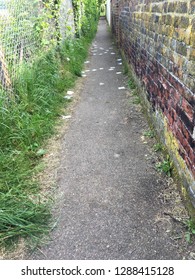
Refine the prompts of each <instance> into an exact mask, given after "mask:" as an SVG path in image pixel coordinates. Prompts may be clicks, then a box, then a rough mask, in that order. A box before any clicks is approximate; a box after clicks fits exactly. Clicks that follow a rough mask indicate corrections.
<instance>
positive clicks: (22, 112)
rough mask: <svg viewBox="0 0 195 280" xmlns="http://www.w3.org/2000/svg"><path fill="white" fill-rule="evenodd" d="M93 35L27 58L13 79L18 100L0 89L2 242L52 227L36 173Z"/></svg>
mask: <svg viewBox="0 0 195 280" xmlns="http://www.w3.org/2000/svg"><path fill="white" fill-rule="evenodd" d="M90 37H91V34H89V36H88V37H87V38H84V37H82V38H81V39H77V40H69V41H68V40H66V42H64V43H63V44H61V45H59V46H58V47H57V48H53V49H50V50H48V51H46V52H45V53H43V54H42V55H40V56H39V57H37V58H36V59H35V60H34V61H33V62H31V63H30V62H28V63H27V62H23V63H22V64H21V65H20V67H19V69H18V71H19V72H18V75H17V77H18V78H17V79H15V80H14V81H13V87H14V92H15V100H13V101H10V100H7V99H6V94H5V93H3V92H1V94H0V96H1V98H0V131H1V138H0V162H1V165H0V205H1V210H0V244H5V243H6V244H7V243H9V242H12V241H13V240H14V241H15V239H17V238H18V237H21V236H22V237H29V238H30V239H33V240H35V241H37V240H38V237H39V236H40V234H42V233H46V232H48V230H49V224H50V223H49V219H50V213H49V212H50V211H49V208H48V198H44V199H43V197H42V196H39V195H38V193H39V184H38V182H36V180H34V179H32V178H34V177H35V174H36V173H37V171H38V169H39V168H38V167H39V162H40V158H41V157H43V156H45V154H46V153H47V151H46V149H45V148H44V146H45V144H44V143H45V141H46V140H47V139H48V138H49V137H50V136H51V135H52V133H54V132H55V131H54V124H55V122H56V121H57V120H58V117H59V115H60V114H61V113H62V110H64V107H66V106H67V105H68V102H69V101H67V100H66V99H65V98H64V95H65V92H66V91H67V90H68V89H70V88H71V87H72V86H74V82H75V79H76V77H77V76H80V74H81V70H82V65H83V62H84V60H85V58H86V56H87V49H88V46H89V42H90V39H89V38H90Z"/></svg>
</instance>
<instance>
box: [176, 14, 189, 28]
mask: <svg viewBox="0 0 195 280" xmlns="http://www.w3.org/2000/svg"><path fill="white" fill-rule="evenodd" d="M189 24H190V19H189V17H184V16H182V17H181V18H180V23H179V27H180V28H186V29H187V28H188V26H189Z"/></svg>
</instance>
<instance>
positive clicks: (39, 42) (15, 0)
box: [0, 0, 74, 91]
mask: <svg viewBox="0 0 195 280" xmlns="http://www.w3.org/2000/svg"><path fill="white" fill-rule="evenodd" d="M71 34H74V16H73V10H72V1H71V0H70V1H69V0H0V87H1V89H3V90H10V91H12V81H13V80H14V79H16V78H17V75H19V71H18V68H19V66H20V64H21V63H22V62H23V61H29V60H32V59H33V58H34V57H35V56H36V54H37V53H38V52H39V51H40V50H46V49H47V48H49V47H51V46H53V45H55V44H57V43H59V41H61V40H64V39H65V38H66V37H67V36H70V35H71Z"/></svg>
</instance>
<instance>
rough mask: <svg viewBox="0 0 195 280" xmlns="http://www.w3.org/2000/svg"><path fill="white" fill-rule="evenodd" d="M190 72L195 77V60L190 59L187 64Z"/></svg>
mask: <svg viewBox="0 0 195 280" xmlns="http://www.w3.org/2000/svg"><path fill="white" fill-rule="evenodd" d="M187 70H188V74H189V75H190V76H194V77H195V62H194V61H189V62H188V65H187Z"/></svg>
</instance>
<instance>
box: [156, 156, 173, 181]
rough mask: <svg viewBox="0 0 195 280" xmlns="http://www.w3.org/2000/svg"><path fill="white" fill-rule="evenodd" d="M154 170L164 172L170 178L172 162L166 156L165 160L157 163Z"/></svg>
mask: <svg viewBox="0 0 195 280" xmlns="http://www.w3.org/2000/svg"><path fill="white" fill-rule="evenodd" d="M156 169H157V170H158V171H160V172H164V173H165V174H166V175H168V176H169V177H171V175H172V171H173V162H172V161H171V160H170V156H169V155H168V156H167V158H166V160H163V161H162V162H159V163H157V164H156Z"/></svg>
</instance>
